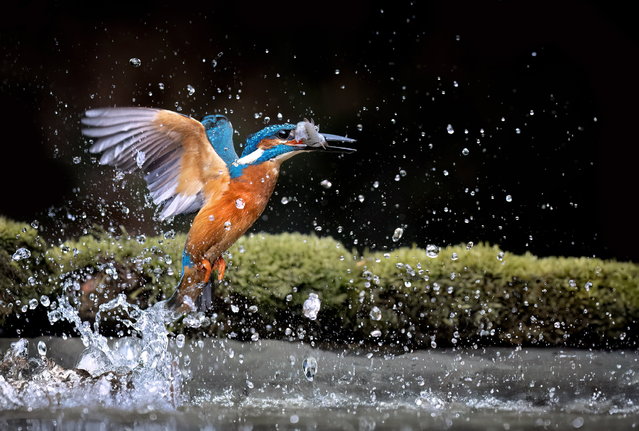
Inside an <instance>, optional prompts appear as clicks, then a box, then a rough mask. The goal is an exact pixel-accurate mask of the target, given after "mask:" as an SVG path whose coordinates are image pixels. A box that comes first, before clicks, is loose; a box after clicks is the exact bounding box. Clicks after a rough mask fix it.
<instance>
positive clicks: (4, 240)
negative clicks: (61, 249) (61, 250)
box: [0, 217, 52, 321]
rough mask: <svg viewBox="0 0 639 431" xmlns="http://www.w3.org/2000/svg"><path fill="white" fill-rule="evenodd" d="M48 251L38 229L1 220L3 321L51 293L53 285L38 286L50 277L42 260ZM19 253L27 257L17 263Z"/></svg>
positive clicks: (0, 314)
mask: <svg viewBox="0 0 639 431" xmlns="http://www.w3.org/2000/svg"><path fill="white" fill-rule="evenodd" d="M46 249H47V244H46V242H45V241H43V240H42V238H40V237H39V236H38V231H37V229H34V228H33V227H31V226H29V225H27V224H24V223H18V222H14V221H11V220H8V219H6V218H4V217H0V321H2V319H3V318H4V316H6V315H9V314H11V313H13V312H15V309H17V308H20V307H22V306H23V305H25V304H26V303H27V302H28V300H29V299H31V298H38V297H39V296H40V295H43V294H47V293H49V292H50V291H51V289H52V286H51V285H48V284H47V285H42V284H39V283H38V282H37V280H38V278H40V277H43V276H46V275H47V274H48V268H47V265H46V263H45V262H44V258H43V257H44V256H43V255H44V253H45V251H46ZM18 250H20V251H21V252H22V254H23V256H24V257H23V258H21V259H17V258H16V259H14V258H13V256H14V255H16V257H17V256H18V255H17V254H16V252H17V251H18ZM25 253H26V254H25Z"/></svg>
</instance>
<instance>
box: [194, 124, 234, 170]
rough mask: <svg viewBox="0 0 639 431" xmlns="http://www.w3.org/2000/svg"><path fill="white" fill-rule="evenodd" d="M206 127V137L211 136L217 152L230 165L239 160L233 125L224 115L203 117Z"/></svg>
mask: <svg viewBox="0 0 639 431" xmlns="http://www.w3.org/2000/svg"><path fill="white" fill-rule="evenodd" d="M202 124H203V125H204V128H205V129H206V137H207V138H209V141H210V142H211V145H212V146H213V149H214V150H215V152H216V153H217V154H218V155H219V156H220V157H221V158H222V160H224V163H226V164H227V165H230V164H231V163H233V162H234V161H236V160H237V153H236V152H235V146H234V145H233V126H232V125H231V122H230V121H229V120H228V118H226V117H225V116H224V115H207V116H206V117H204V118H203V119H202Z"/></svg>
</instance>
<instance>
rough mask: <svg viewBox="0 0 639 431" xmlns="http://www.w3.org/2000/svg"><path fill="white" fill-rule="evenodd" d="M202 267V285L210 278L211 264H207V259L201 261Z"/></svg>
mask: <svg viewBox="0 0 639 431" xmlns="http://www.w3.org/2000/svg"><path fill="white" fill-rule="evenodd" d="M202 266H203V267H204V271H205V273H204V279H203V280H202V282H203V283H208V282H209V279H210V278H211V271H212V269H213V268H212V267H211V262H209V260H208V259H202Z"/></svg>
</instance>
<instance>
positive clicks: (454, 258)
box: [450, 253, 459, 260]
mask: <svg viewBox="0 0 639 431" xmlns="http://www.w3.org/2000/svg"><path fill="white" fill-rule="evenodd" d="M457 259H459V255H458V254H457V253H453V254H452V255H451V256H450V260H457Z"/></svg>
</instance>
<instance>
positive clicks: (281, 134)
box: [277, 130, 289, 139]
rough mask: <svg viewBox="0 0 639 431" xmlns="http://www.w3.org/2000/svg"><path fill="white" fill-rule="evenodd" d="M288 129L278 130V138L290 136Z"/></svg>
mask: <svg viewBox="0 0 639 431" xmlns="http://www.w3.org/2000/svg"><path fill="white" fill-rule="evenodd" d="M288 133H289V131H288V130H280V131H279V132H277V137H278V138H282V139H286V138H288Z"/></svg>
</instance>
